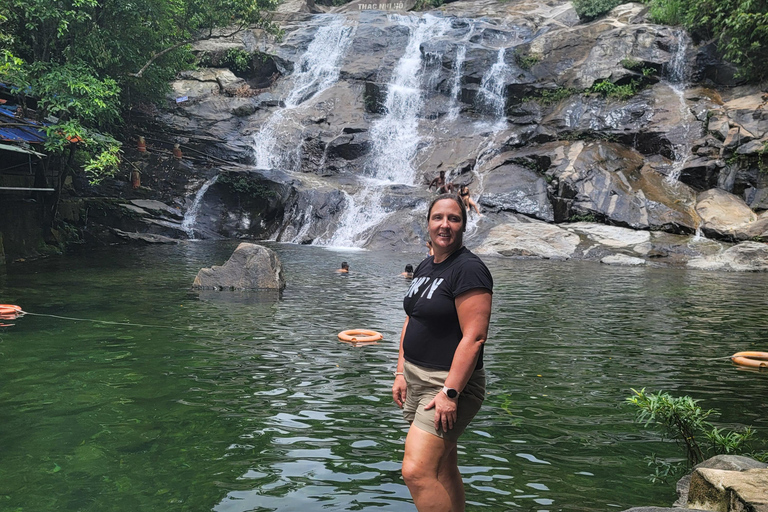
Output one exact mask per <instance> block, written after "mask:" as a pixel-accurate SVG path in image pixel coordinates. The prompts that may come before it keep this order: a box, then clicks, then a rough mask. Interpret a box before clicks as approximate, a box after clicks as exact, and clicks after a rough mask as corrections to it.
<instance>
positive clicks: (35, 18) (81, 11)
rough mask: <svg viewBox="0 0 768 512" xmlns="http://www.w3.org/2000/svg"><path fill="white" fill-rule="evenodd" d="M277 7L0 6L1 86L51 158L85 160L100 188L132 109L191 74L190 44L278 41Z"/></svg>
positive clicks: (60, 0)
mask: <svg viewBox="0 0 768 512" xmlns="http://www.w3.org/2000/svg"><path fill="white" fill-rule="evenodd" d="M278 4H279V0H205V1H201V0H133V1H131V2H126V1H122V0H0V82H2V83H3V84H4V85H5V86H6V87H9V88H10V90H11V92H12V93H13V95H14V96H15V97H16V100H17V102H18V103H19V104H20V105H22V106H24V108H25V110H26V109H27V108H31V107H32V106H34V108H35V111H36V115H37V117H38V119H39V120H41V121H42V120H45V121H46V122H50V123H51V124H50V125H49V126H48V127H47V130H46V131H47V135H48V142H47V145H46V146H47V147H46V149H47V150H48V151H50V152H52V153H53V154H58V155H61V156H64V158H62V159H61V160H62V162H65V164H64V165H66V162H72V161H73V160H79V161H81V162H82V164H83V168H84V169H85V170H86V172H88V173H89V175H90V176H91V178H92V179H93V180H95V181H98V180H99V179H101V178H103V177H105V176H109V175H110V174H111V173H114V171H115V170H116V166H117V163H118V162H119V152H120V142H119V141H118V139H119V138H120V137H119V136H118V134H119V133H120V130H121V125H122V124H123V119H124V118H125V114H126V112H127V111H128V109H129V108H130V107H131V105H134V104H138V103H140V102H156V101H159V100H160V99H162V98H163V97H164V94H165V93H166V92H167V91H168V84H169V81H170V80H171V79H172V78H173V77H174V76H175V75H176V73H177V72H179V71H181V70H183V69H189V68H190V67H192V66H193V65H194V61H193V58H192V53H191V51H190V46H189V44H190V43H191V42H192V41H194V40H199V39H207V38H214V37H221V36H222V35H229V34H232V33H234V32H237V31H239V30H243V29H244V28H245V27H248V26H253V25H256V26H260V27H262V28H264V29H266V30H267V31H268V32H270V33H277V32H278V30H277V27H276V25H274V24H273V23H272V22H271V18H270V15H269V13H270V11H271V10H273V9H274V8H275V7H276V6H277V5H278ZM72 141H78V142H77V144H73V143H71V142H72ZM75 153H78V155H79V158H76V159H73V158H72V157H73V156H74V155H75Z"/></svg>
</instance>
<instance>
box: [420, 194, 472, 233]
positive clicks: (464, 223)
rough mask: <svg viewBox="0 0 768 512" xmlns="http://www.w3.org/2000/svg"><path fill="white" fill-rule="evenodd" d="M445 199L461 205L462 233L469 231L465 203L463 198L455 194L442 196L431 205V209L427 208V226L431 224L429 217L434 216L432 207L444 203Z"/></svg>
mask: <svg viewBox="0 0 768 512" xmlns="http://www.w3.org/2000/svg"><path fill="white" fill-rule="evenodd" d="M443 199H450V200H451V201H453V202H454V203H456V204H457V205H459V209H460V210H461V231H462V232H464V230H465V229H467V208H466V207H465V206H464V201H462V200H461V197H459V196H458V194H455V193H448V194H440V195H439V196H437V197H436V198H434V199H433V200H432V202H431V203H429V208H427V224H429V217H430V215H432V207H433V206H435V203H437V202H438V201H442V200H443Z"/></svg>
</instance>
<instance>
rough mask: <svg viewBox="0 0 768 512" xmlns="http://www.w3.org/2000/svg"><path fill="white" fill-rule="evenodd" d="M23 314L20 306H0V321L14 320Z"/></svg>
mask: <svg viewBox="0 0 768 512" xmlns="http://www.w3.org/2000/svg"><path fill="white" fill-rule="evenodd" d="M23 314H24V312H23V311H22V310H21V306H15V305H13V304H0V320H16V319H17V318H19V317H20V316H21V315H23Z"/></svg>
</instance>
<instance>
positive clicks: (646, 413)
mask: <svg viewBox="0 0 768 512" xmlns="http://www.w3.org/2000/svg"><path fill="white" fill-rule="evenodd" d="M632 392H633V393H634V396H632V397H630V398H627V402H628V403H630V404H632V405H634V406H636V407H638V408H639V411H638V413H637V421H639V422H640V423H643V424H644V426H646V427H648V426H650V425H655V426H658V427H660V428H662V430H663V431H664V434H666V435H668V436H669V437H670V438H671V439H674V440H675V441H676V442H677V443H678V444H680V445H681V446H682V447H683V448H684V450H685V456H686V459H687V461H688V464H689V465H691V466H693V465H695V464H698V463H700V462H702V461H704V460H705V459H707V458H709V457H711V456H713V455H718V454H743V453H746V452H747V451H748V443H749V442H750V441H751V440H752V438H753V437H754V431H753V430H752V429H751V428H749V427H747V428H745V429H744V430H743V431H741V432H738V431H734V430H726V429H724V428H718V427H715V426H714V425H712V424H711V423H709V422H708V421H707V419H708V418H709V417H710V416H712V415H716V414H717V411H715V410H714V409H706V410H705V409H702V408H701V407H700V406H699V404H698V402H699V401H698V400H695V399H693V398H691V397H690V396H682V397H677V398H675V397H673V396H672V395H670V394H669V393H665V392H658V393H646V392H645V388H643V389H641V390H640V391H637V390H634V389H633V390H632ZM758 456H765V454H759V455H758ZM657 475H659V472H658V470H657Z"/></svg>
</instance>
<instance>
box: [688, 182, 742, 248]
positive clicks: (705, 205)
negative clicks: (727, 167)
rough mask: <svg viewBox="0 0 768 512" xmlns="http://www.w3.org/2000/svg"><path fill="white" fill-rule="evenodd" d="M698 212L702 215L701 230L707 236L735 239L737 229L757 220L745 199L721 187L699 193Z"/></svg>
mask: <svg viewBox="0 0 768 512" xmlns="http://www.w3.org/2000/svg"><path fill="white" fill-rule="evenodd" d="M696 213H698V214H699V216H700V217H701V221H702V224H701V231H702V232H703V233H704V234H705V235H707V236H714V237H719V238H731V239H735V237H736V230H737V229H739V228H743V227H744V226H745V225H748V224H750V223H752V222H755V221H756V220H757V215H756V214H755V212H753V211H752V209H751V208H750V207H749V206H747V205H746V203H744V201H743V200H742V199H741V198H740V197H738V196H735V195H733V194H731V193H728V192H726V191H724V190H720V189H711V190H707V191H705V192H702V193H700V194H699V195H698V198H697V203H696Z"/></svg>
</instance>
